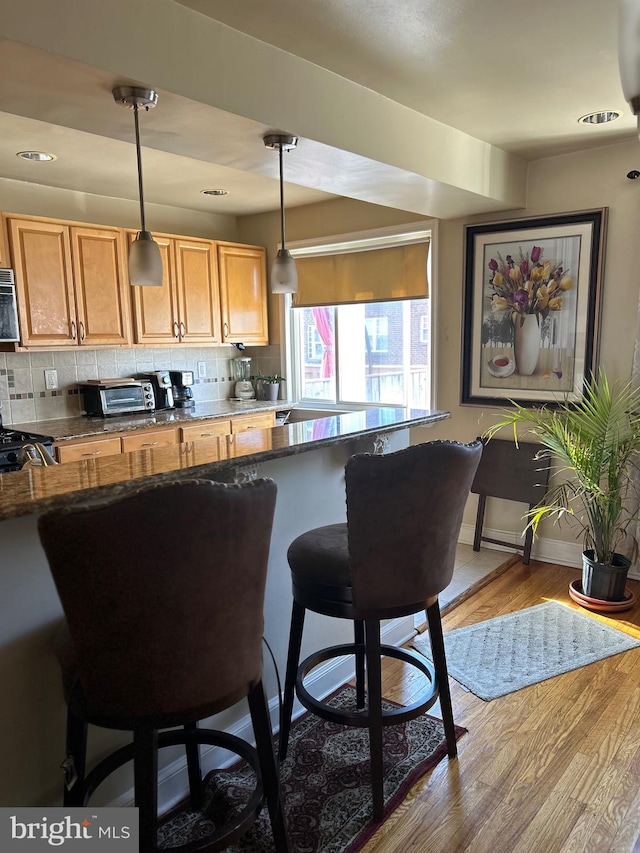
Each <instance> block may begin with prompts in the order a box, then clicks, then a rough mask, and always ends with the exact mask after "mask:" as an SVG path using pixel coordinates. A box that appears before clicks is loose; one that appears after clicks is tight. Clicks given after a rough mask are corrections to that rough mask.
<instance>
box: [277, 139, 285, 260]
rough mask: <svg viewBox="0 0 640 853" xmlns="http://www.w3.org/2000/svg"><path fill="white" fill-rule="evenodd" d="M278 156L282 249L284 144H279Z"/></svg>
mask: <svg viewBox="0 0 640 853" xmlns="http://www.w3.org/2000/svg"><path fill="white" fill-rule="evenodd" d="M278 154H279V159H280V233H281V235H282V247H281V248H282V249H284V248H285V245H284V178H283V172H282V143H279V144H278Z"/></svg>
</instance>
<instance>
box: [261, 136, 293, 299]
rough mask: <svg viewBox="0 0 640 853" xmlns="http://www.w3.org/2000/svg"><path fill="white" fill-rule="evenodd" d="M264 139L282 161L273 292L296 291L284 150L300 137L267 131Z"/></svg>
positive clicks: (267, 146)
mask: <svg viewBox="0 0 640 853" xmlns="http://www.w3.org/2000/svg"><path fill="white" fill-rule="evenodd" d="M262 139H263V142H264V144H265V148H271V149H272V150H275V151H277V152H278V159H279V163H280V249H278V254H277V255H276V257H275V259H274V261H273V266H272V267H271V292H272V293H296V291H297V290H298V273H297V270H296V263H295V261H294V259H293V257H292V256H291V252H290V251H289V250H288V249H287V248H286V247H285V232H284V178H283V170H282V152H283V151H293V149H294V148H295V147H296V146H297V144H298V137H297V136H294V135H293V134H291V133H267V134H266V135H265V136H264V137H263V138H262Z"/></svg>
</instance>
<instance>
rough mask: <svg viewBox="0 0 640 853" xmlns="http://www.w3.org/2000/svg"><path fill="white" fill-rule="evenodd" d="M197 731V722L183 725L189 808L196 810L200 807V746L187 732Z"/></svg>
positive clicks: (193, 732)
mask: <svg viewBox="0 0 640 853" xmlns="http://www.w3.org/2000/svg"><path fill="white" fill-rule="evenodd" d="M197 731H198V724H197V723H189V724H188V725H186V726H184V733H185V735H186V740H185V752H186V754H187V772H188V774H189V800H190V802H191V808H193V809H195V810H196V811H197V810H198V809H200V808H202V771H201V769H200V746H199V744H198V743H196V741H195V740H191V739H190V738H189V734H195V733H196V732H197Z"/></svg>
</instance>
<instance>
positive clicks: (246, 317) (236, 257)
mask: <svg viewBox="0 0 640 853" xmlns="http://www.w3.org/2000/svg"><path fill="white" fill-rule="evenodd" d="M218 264H219V269H220V300H221V303H222V341H223V343H240V342H242V343H245V344H253V345H255V344H268V343H269V327H268V318H267V251H266V249H264V248H263V247H262V246H241V245H237V244H234V243H218Z"/></svg>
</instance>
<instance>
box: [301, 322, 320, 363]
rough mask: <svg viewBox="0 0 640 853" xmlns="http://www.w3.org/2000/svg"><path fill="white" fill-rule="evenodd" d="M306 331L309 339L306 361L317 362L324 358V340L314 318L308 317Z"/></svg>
mask: <svg viewBox="0 0 640 853" xmlns="http://www.w3.org/2000/svg"><path fill="white" fill-rule="evenodd" d="M304 332H305V338H306V341H307V353H306V361H307V362H309V363H310V364H317V363H319V362H320V361H321V360H322V341H321V340H320V335H319V334H318V330H317V328H316V326H315V323H314V322H313V318H308V322H307V323H306V324H305V327H304Z"/></svg>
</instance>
